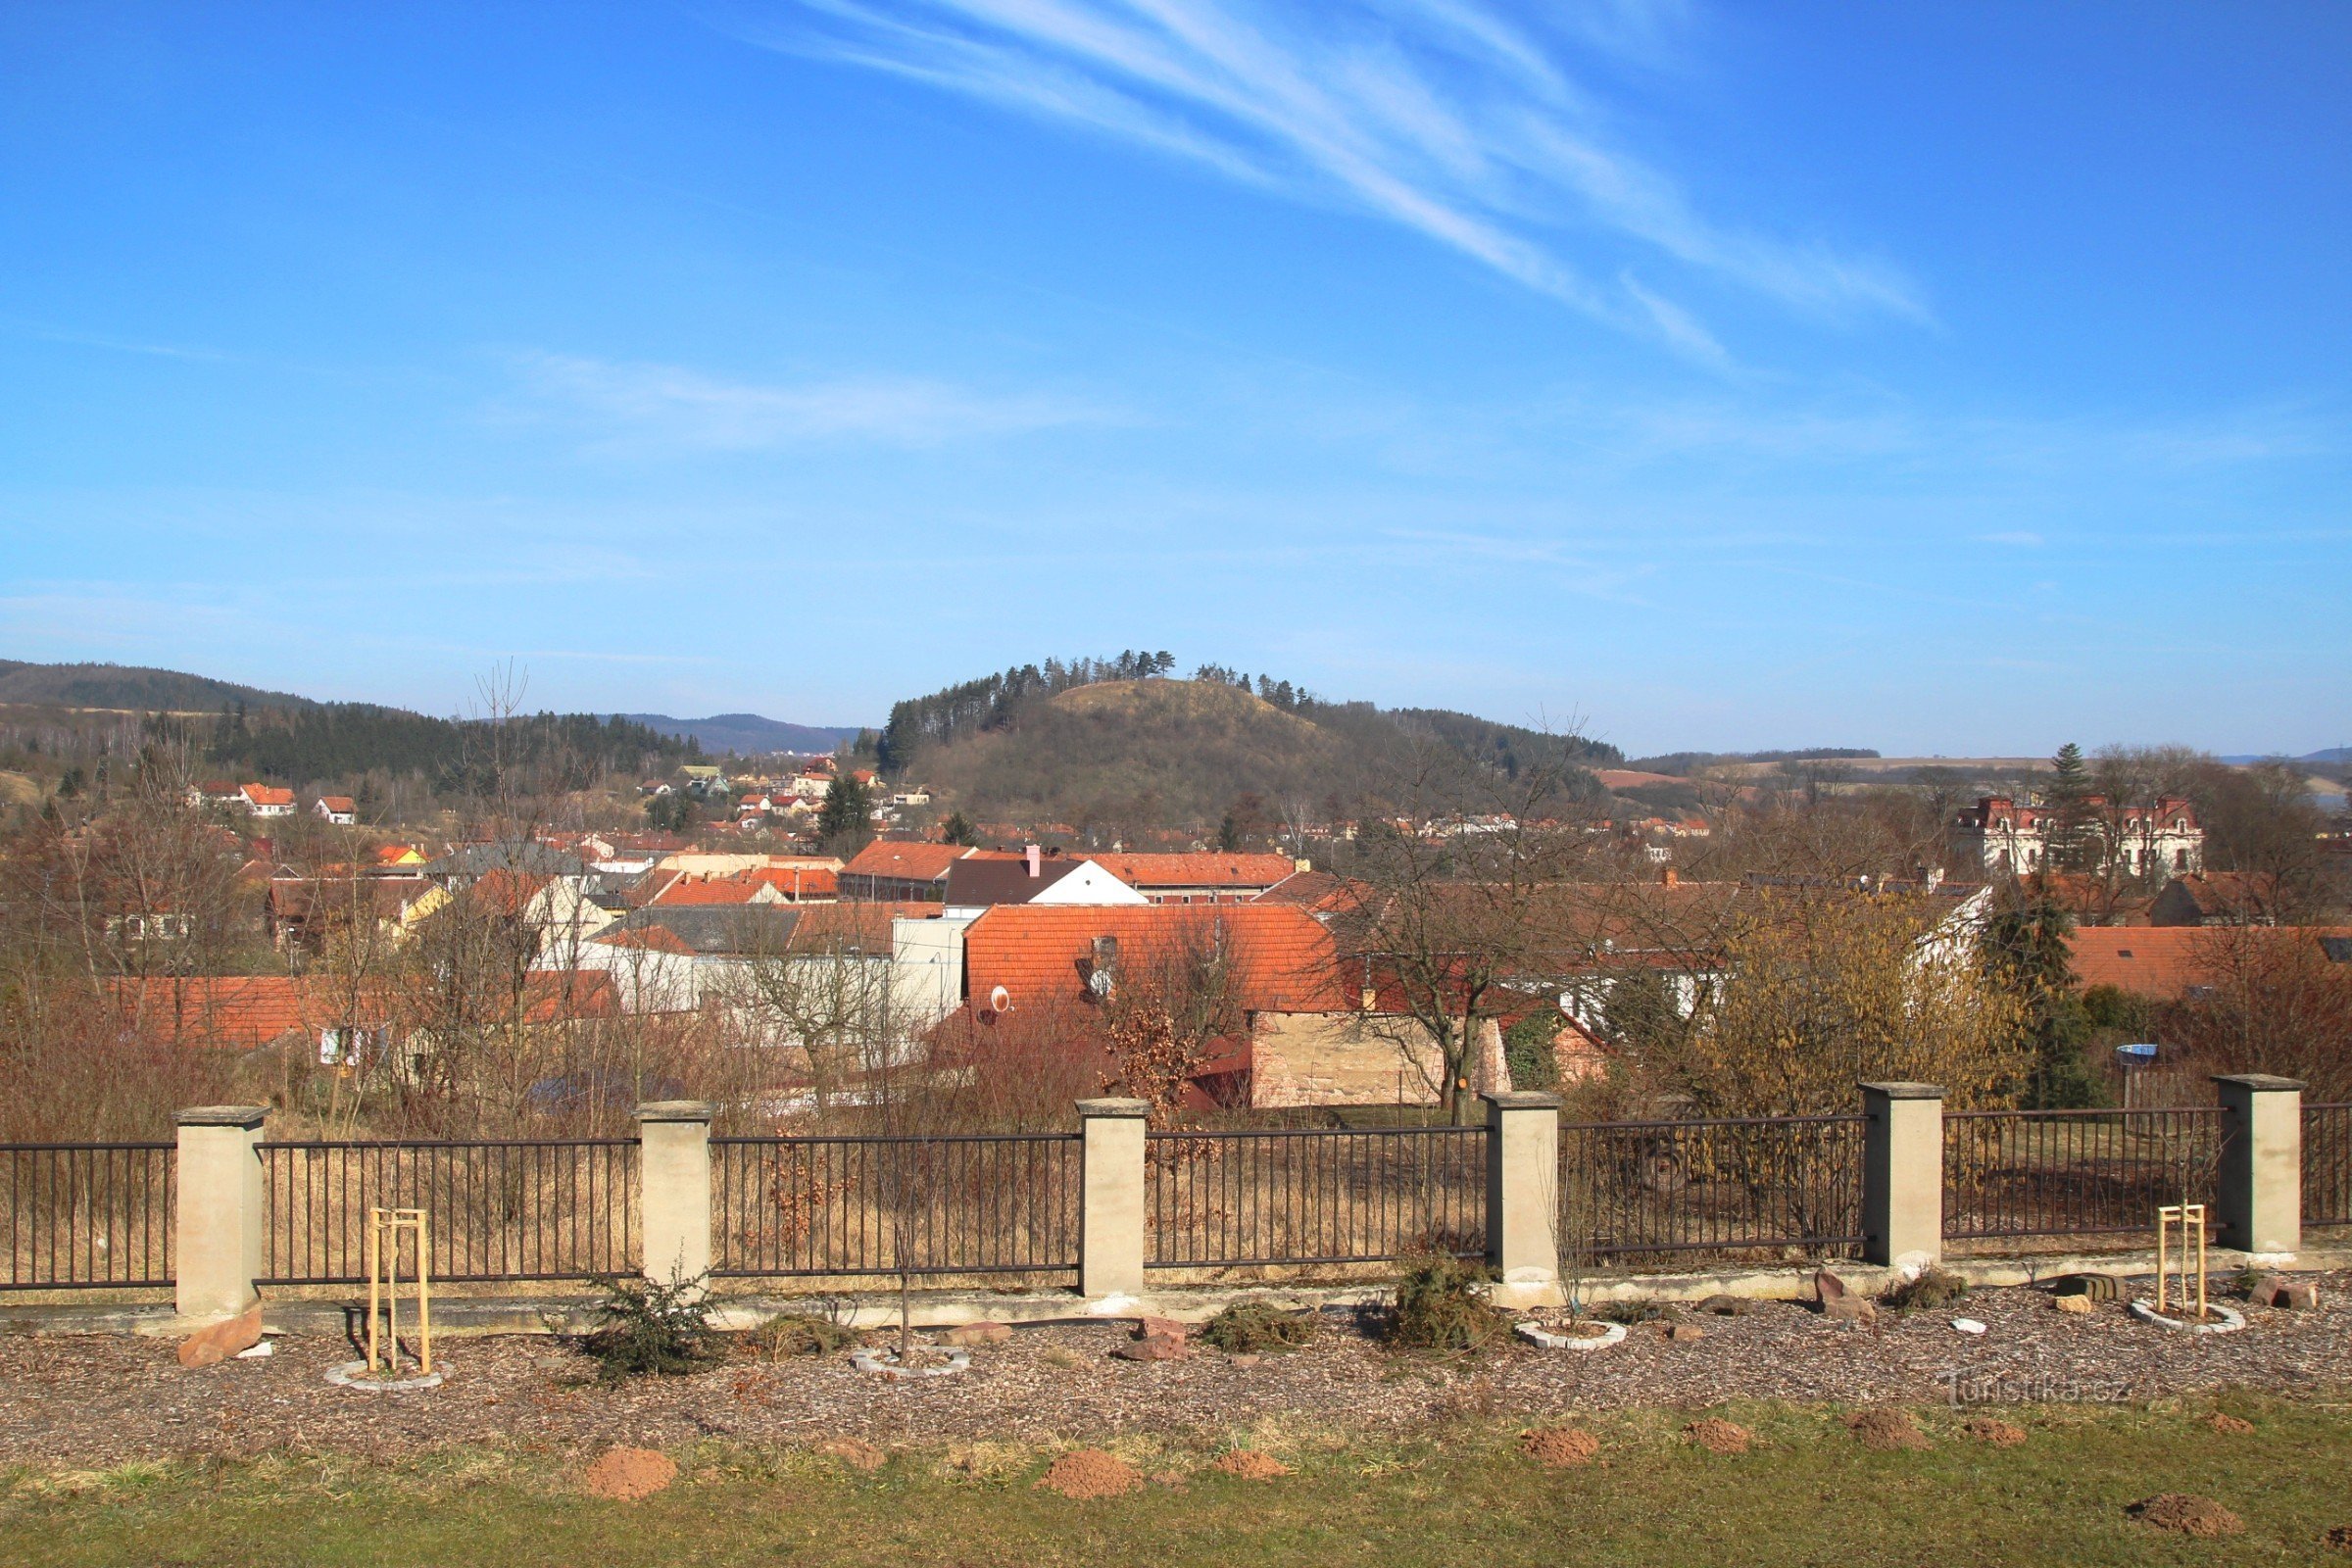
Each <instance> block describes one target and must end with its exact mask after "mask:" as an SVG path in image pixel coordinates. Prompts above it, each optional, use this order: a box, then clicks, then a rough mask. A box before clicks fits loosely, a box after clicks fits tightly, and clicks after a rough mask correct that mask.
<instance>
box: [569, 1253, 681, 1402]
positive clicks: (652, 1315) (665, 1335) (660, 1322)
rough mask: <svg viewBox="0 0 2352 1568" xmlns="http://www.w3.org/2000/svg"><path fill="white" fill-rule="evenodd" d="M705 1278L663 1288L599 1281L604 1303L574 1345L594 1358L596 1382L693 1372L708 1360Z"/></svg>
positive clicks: (673, 1279)
mask: <svg viewBox="0 0 2352 1568" xmlns="http://www.w3.org/2000/svg"><path fill="white" fill-rule="evenodd" d="M710 1278H711V1277H710V1276H709V1275H708V1274H697V1275H696V1276H695V1277H694V1278H693V1279H690V1280H689V1279H682V1278H680V1277H679V1276H678V1275H677V1274H676V1273H675V1272H674V1271H673V1272H672V1273H671V1275H670V1278H669V1283H668V1284H666V1285H664V1284H663V1283H662V1281H660V1280H651V1279H600V1280H598V1281H597V1282H596V1286H597V1289H599V1290H601V1291H603V1292H604V1293H605V1299H603V1300H602V1301H599V1302H598V1303H597V1306H596V1316H597V1326H596V1328H595V1329H593V1330H592V1331H590V1333H589V1334H588V1335H587V1336H586V1337H585V1338H583V1339H582V1340H581V1341H580V1348H582V1349H584V1350H586V1351H587V1352H588V1353H589V1354H590V1355H591V1356H593V1357H595V1359H596V1376H597V1381H599V1382H600V1383H618V1382H621V1381H622V1380H623V1379H625V1378H631V1377H638V1376H643V1375H648V1374H650V1375H652V1376H656V1377H675V1376H678V1375H680V1374H683V1373H687V1372H699V1371H701V1370H702V1369H703V1367H704V1365H705V1364H706V1363H708V1362H709V1361H710V1360H711V1303H710V1301H709V1300H708V1299H707V1293H706V1287H707V1285H708V1284H709V1282H710Z"/></svg>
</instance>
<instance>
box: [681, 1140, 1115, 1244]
mask: <svg viewBox="0 0 2352 1568" xmlns="http://www.w3.org/2000/svg"><path fill="white" fill-rule="evenodd" d="M1078 1165H1079V1135H1078V1134H1076V1133H1023V1134H958V1135H954V1136H943V1137H921V1136H913V1135H887V1136H885V1135H866V1136H846V1135H845V1136H824V1137H809V1138H713V1139H711V1181H712V1188H713V1192H712V1195H711V1201H712V1206H713V1215H712V1229H713V1231H714V1233H715V1241H714V1250H713V1253H712V1263H711V1273H713V1274H715V1275H720V1276H735V1277H763V1276H775V1277H787V1276H810V1275H827V1276H839V1277H843V1278H853V1277H857V1276H861V1275H865V1276H873V1275H895V1274H898V1273H900V1272H902V1271H903V1272H906V1273H908V1274H915V1275H922V1276H925V1277H931V1276H937V1275H951V1274H989V1275H1001V1274H1050V1273H1060V1272H1069V1271H1074V1270H1076V1268H1077V1267H1078V1200H1079V1186H1080V1183H1079V1169H1078ZM902 1265H904V1268H903V1269H902Z"/></svg>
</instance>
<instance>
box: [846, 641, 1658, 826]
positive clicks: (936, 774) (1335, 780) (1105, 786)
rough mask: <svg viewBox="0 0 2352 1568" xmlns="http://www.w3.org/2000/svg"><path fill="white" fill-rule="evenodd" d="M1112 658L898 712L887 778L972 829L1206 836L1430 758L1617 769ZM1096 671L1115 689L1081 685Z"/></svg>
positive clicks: (1386, 714) (1153, 659)
mask: <svg viewBox="0 0 2352 1568" xmlns="http://www.w3.org/2000/svg"><path fill="white" fill-rule="evenodd" d="M1121 657H1122V659H1123V660H1125V661H1126V662H1127V664H1126V668H1127V670H1129V671H1135V672H1134V673H1127V674H1126V675H1125V676H1124V678H1120V676H1119V672H1120V667H1121V664H1120V661H1115V660H1114V661H1071V662H1069V663H1066V664H1065V663H1061V662H1058V661H1056V662H1051V663H1050V664H1049V665H1048V666H1036V665H1024V666H1020V667H1017V668H1015V669H1013V670H1009V671H1006V672H1005V673H1004V674H1002V675H996V676H990V677H986V678H984V679H982V680H978V681H970V682H966V683H964V684H962V685H960V686H956V687H952V688H950V689H948V690H947V691H944V692H941V693H938V694H937V695H935V696H933V697H930V698H917V699H913V700H910V701H908V702H903V703H900V704H899V705H898V706H897V707H896V708H894V709H893V710H892V711H891V721H890V725H889V727H888V728H887V729H886V730H885V731H884V734H883V736H882V739H881V746H880V752H881V758H882V760H883V763H884V766H885V768H886V770H888V771H889V772H890V773H891V775H892V776H893V777H903V778H907V779H911V780H919V781H922V782H925V783H928V784H930V785H931V786H933V787H934V788H935V789H937V790H939V791H941V792H942V798H943V804H945V805H950V806H953V807H954V808H955V809H958V810H961V811H963V812H964V813H965V814H966V815H967V816H969V817H974V818H978V819H1011V820H1014V821H1024V822H1026V821H1058V822H1067V823H1070V824H1072V825H1074V826H1081V827H1083V826H1086V825H1089V824H1097V825H1102V826H1105V827H1107V828H1109V829H1111V830H1112V831H1113V832H1127V831H1132V830H1134V829H1139V828H1146V827H1161V826H1166V827H1182V826H1186V825H1198V824H1202V823H1208V824H1213V823H1215V822H1216V821H1218V819H1219V818H1220V817H1221V816H1223V815H1224V814H1225V813H1226V812H1227V811H1228V810H1230V809H1232V808H1233V806H1234V803H1235V802H1236V801H1237V800H1238V799H1240V798H1242V797H1245V796H1255V797H1257V798H1258V800H1259V802H1260V803H1261V804H1262V806H1263V807H1264V809H1268V810H1278V809H1297V808H1303V809H1307V810H1308V811H1309V812H1310V813H1311V814H1314V815H1317V816H1322V815H1327V814H1340V813H1351V812H1352V811H1353V810H1354V809H1355V808H1356V806H1357V804H1358V803H1359V802H1360V801H1362V800H1363V799H1365V798H1366V797H1367V795H1378V794H1380V793H1381V792H1382V791H1383V790H1384V789H1387V788H1390V787H1393V786H1394V785H1395V784H1396V783H1397V781H1398V780H1399V779H1400V778H1401V776H1403V775H1404V774H1405V773H1407V772H1409V771H1410V769H1411V768H1412V767H1413V765H1414V760H1415V758H1416V756H1417V755H1418V754H1419V753H1420V752H1422V751H1423V750H1425V749H1426V748H1427V747H1428V746H1429V744H1430V743H1436V745H1437V746H1438V747H1439V748H1440V749H1441V750H1442V751H1443V752H1445V753H1450V754H1458V755H1459V756H1461V757H1463V758H1467V759H1471V760H1476V761H1479V762H1482V763H1487V764H1491V765H1492V766H1493V767H1495V769H1497V770H1498V771H1500V772H1502V773H1504V774H1512V773H1516V772H1517V771H1518V770H1519V769H1520V768H1522V767H1523V766H1526V765H1530V764H1533V763H1535V762H1536V761H1538V760H1541V759H1556V758H1558V757H1560V756H1561V754H1562V752H1563V750H1564V751H1565V753H1566V755H1567V757H1568V759H1569V760H1573V761H1576V762H1579V763H1583V764H1586V765H1589V766H1593V767H1606V766H1610V765H1612V764H1613V763H1615V762H1617V761H1618V760H1620V757H1619V754H1618V752H1617V749H1616V748H1615V747H1613V746H1608V745H1606V744H1602V743H1598V742H1593V741H1586V740H1582V739H1579V738H1575V737H1567V738H1562V737H1557V736H1548V735H1544V734H1542V733H1540V732H1539V731H1536V730H1533V729H1529V728H1525V727H1522V726H1518V725H1512V724H1498V723H1495V722H1494V721H1492V720H1489V719H1483V718H1478V717H1475V716H1473V715H1471V714H1468V713H1456V712H1450V711H1445V710H1427V709H1410V710H1382V709H1378V708H1375V707H1374V706H1373V705H1371V704H1369V703H1333V702H1327V701H1324V700H1322V699H1320V698H1316V697H1314V696H1312V695H1311V694H1308V693H1304V692H1301V691H1299V689H1298V688H1296V687H1295V686H1293V685H1291V684H1290V683H1288V682H1285V681H1276V680H1272V679H1270V678H1268V679H1260V680H1253V681H1249V682H1247V683H1245V681H1244V679H1243V677H1242V676H1240V675H1239V674H1237V673H1235V672H1233V671H1230V670H1225V669H1221V668H1218V667H1217V666H1213V665H1211V666H1204V667H1203V668H1202V669H1201V670H1200V671H1198V672H1196V674H1195V676H1194V678H1193V679H1191V680H1177V679H1169V678H1165V677H1163V676H1161V675H1159V674H1158V673H1156V671H1157V670H1158V669H1161V668H1164V667H1165V665H1166V663H1167V662H1169V661H1167V660H1166V656H1164V655H1158V654H1141V655H1126V656H1121ZM1144 663H1149V664H1150V666H1151V669H1150V670H1149V671H1145V670H1141V669H1140V668H1139V666H1140V665H1142V664H1144ZM1089 666H1093V667H1092V668H1090V667H1089ZM1104 666H1107V667H1108V669H1109V670H1110V671H1111V672H1112V677H1111V678H1107V679H1102V678H1097V679H1082V678H1079V677H1080V676H1082V675H1085V674H1092V673H1094V672H1095V671H1096V670H1098V669H1101V668H1103V667H1104Z"/></svg>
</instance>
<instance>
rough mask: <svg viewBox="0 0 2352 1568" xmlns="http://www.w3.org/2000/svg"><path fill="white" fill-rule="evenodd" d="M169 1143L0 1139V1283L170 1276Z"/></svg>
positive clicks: (17, 1287)
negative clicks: (11, 1141) (1, 1241)
mask: <svg viewBox="0 0 2352 1568" xmlns="http://www.w3.org/2000/svg"><path fill="white" fill-rule="evenodd" d="M172 1147H173V1146H172V1145H171V1144H168V1143H139V1144H0V1237H5V1244H4V1245H5V1250H4V1251H0V1290H9V1291H26V1290H47V1289H54V1288H57V1287H60V1286H91V1285H169V1284H171V1283H172V1226H173V1223H174V1220H175V1214H174V1211H173V1208H172V1192H173V1177H174V1171H175V1167H176V1162H175V1160H174V1158H173V1153H172Z"/></svg>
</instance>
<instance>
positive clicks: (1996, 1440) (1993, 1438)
mask: <svg viewBox="0 0 2352 1568" xmlns="http://www.w3.org/2000/svg"><path fill="white" fill-rule="evenodd" d="M1960 1430H1961V1431H1963V1432H1965V1433H1967V1434H1968V1435H1969V1436H1970V1437H1972V1438H1974V1439H1976V1440H1977V1441H1978V1442H1979V1443H1989V1444H1991V1445H1992V1446H1994V1447H1996V1448H2014V1447H2016V1446H2018V1445H2019V1444H2021V1443H2023V1442H2025V1441H2026V1429H2025V1428H2024V1427H2021V1426H2019V1425H2018V1424H2017V1423H2015V1422H2014V1421H2004V1420H2002V1419H2001V1418H2000V1417H1999V1416H1997V1415H1981V1416H1977V1417H1975V1418H1974V1419H1973V1420H1968V1421H1963V1422H1961V1423H1960Z"/></svg>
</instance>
